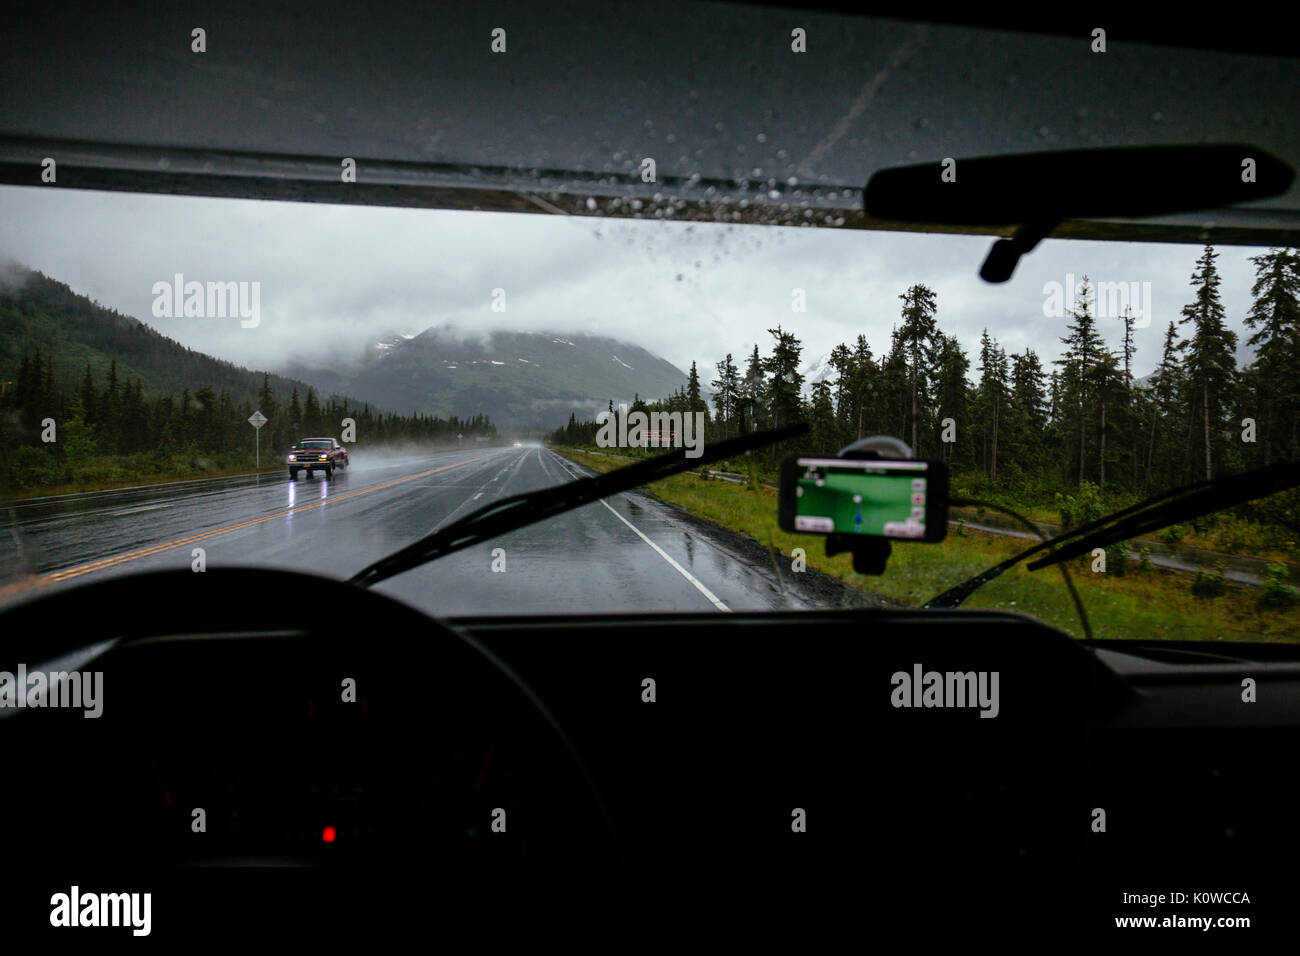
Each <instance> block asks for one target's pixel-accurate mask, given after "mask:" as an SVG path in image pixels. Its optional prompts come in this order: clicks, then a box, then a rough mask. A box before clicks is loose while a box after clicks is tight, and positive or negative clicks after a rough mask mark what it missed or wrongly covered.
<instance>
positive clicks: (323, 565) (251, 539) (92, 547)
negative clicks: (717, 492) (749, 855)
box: [0, 445, 821, 616]
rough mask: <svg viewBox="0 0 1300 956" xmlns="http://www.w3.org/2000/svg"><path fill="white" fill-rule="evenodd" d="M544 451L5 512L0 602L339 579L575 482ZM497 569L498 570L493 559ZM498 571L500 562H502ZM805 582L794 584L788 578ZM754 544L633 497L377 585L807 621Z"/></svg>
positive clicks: (0, 509) (798, 596) (130, 493)
mask: <svg viewBox="0 0 1300 956" xmlns="http://www.w3.org/2000/svg"><path fill="white" fill-rule="evenodd" d="M585 473H586V472H583V471H582V470H581V469H579V468H578V466H576V465H574V464H573V463H572V462H569V461H567V460H566V459H564V458H561V457H560V456H559V455H557V454H555V453H554V452H552V451H550V450H549V449H546V448H543V447H540V446H536V445H531V446H525V447H523V448H479V449H473V450H469V449H466V450H463V451H455V452H443V453H439V454H434V455H428V456H423V457H408V458H401V459H398V458H385V459H382V460H378V459H374V458H372V459H370V460H367V456H366V454H365V452H364V451H358V452H357V453H356V454H355V455H354V456H353V464H352V467H351V468H349V469H348V470H346V471H343V472H339V473H337V474H336V475H335V477H334V478H333V479H332V480H327V479H325V478H324V477H314V478H312V479H306V478H302V477H300V478H299V479H298V480H297V481H296V482H290V481H289V480H288V477H287V475H286V476H285V477H281V478H277V477H275V476H269V475H262V476H260V477H255V476H245V477H239V478H229V479H205V480H201V481H196V482H185V483H176V484H169V485H155V486H152V487H145V488H136V489H126V490H119V491H104V492H90V493H87V494H81V495H69V496H62V497H59V498H46V499H39V500H33V501H21V502H12V503H9V504H6V505H0V518H2V519H3V520H4V522H5V525H6V528H5V529H4V533H3V534H2V535H0V582H6V583H7V585H8V586H7V587H6V588H5V590H4V593H3V597H2V599H0V600H2V601H3V603H9V602H10V601H13V600H15V599H21V598H22V597H23V596H24V595H26V594H30V593H33V589H34V588H36V587H39V588H40V589H41V591H42V592H44V591H46V590H47V589H49V588H60V589H62V588H69V587H72V586H74V585H76V584H79V583H81V582H84V581H90V580H98V579H101V578H103V577H105V576H108V575H114V574H123V573H128V572H137V571H146V570H153V569H164V568H168V569H171V568H188V567H190V565H191V562H192V561H193V558H192V556H191V552H192V551H193V549H194V548H203V549H204V551H205V552H206V560H207V565H208V567H209V568H212V567H220V566H223V565H227V566H228V565H254V566H272V567H277V568H284V569H298V570H303V571H310V572H315V573H319V574H323V575H327V576H329V577H335V578H339V579H344V578H347V577H349V576H351V575H352V574H355V573H356V572H357V571H359V570H361V568H363V567H365V566H366V565H368V564H370V563H371V562H373V561H375V560H377V559H379V558H381V557H384V556H385V555H387V554H389V553H391V552H393V551H395V550H397V549H398V548H401V547H403V546H405V545H407V544H410V543H411V542H413V541H415V540H417V539H418V538H419V537H421V536H422V535H425V534H428V533H429V532H431V531H433V530H435V529H436V528H438V527H440V526H442V525H444V524H446V523H448V522H450V521H452V520H455V519H457V518H460V517H463V516H464V515H466V514H469V513H470V512H471V511H473V510H475V509H476V508H479V507H481V506H483V505H485V504H488V503H489V502H491V501H493V500H494V499H497V498H501V497H506V496H509V495H514V494H518V493H520V492H523V491H529V490H531V489H534V488H540V487H545V486H550V485H556V484H560V483H563V482H565V481H568V480H570V479H572V478H573V477H577V476H579V475H581V474H585ZM497 548H501V549H504V552H505V553H504V563H505V571H504V572H494V571H493V570H492V565H493V562H494V556H493V551H494V549H497ZM499 563H500V562H499V560H498V565H499ZM797 577H798V578H803V577H804V576H803V575H799V576H797ZM800 583H801V582H798V581H792V580H791V576H789V575H788V574H786V575H782V577H781V578H780V579H779V578H778V575H777V572H776V570H775V569H774V568H773V566H772V562H771V559H770V557H768V556H767V555H766V552H764V551H762V550H761V549H756V548H755V547H754V545H753V543H752V542H749V541H748V539H741V538H740V537H739V536H737V535H734V534H732V533H730V532H727V531H723V530H721V529H716V528H714V527H712V526H707V525H704V524H703V523H701V522H698V521H694V520H692V519H690V518H688V517H685V516H683V515H682V514H680V513H679V512H678V511H677V510H676V509H673V508H671V507H669V506H667V505H664V504H662V503H661V502H658V501H656V500H654V499H652V498H651V497H649V496H648V495H645V494H642V493H640V492H631V493H626V494H620V495H616V496H614V497H612V498H607V499H605V500H604V501H603V502H601V501H598V502H595V503H592V504H589V505H585V506H583V507H581V508H579V509H576V510H574V511H571V512H567V513H565V514H562V515H557V516H555V517H553V518H549V519H547V520H545V521H543V522H539V523H537V524H534V525H531V526H529V527H527V528H523V529H520V530H518V531H514V532H511V533H509V534H506V535H503V536H501V537H500V538H497V539H495V540H492V541H488V542H484V543H482V544H480V545H477V546H475V547H472V548H467V549H465V550H463V551H459V552H457V553H455V554H451V555H448V556H446V557H444V558H441V559H440V560H438V561H435V562H432V563H430V564H426V565H424V566H423V567H420V568H416V569H413V570H410V571H407V572H405V573H404V574H401V575H398V576H397V577H395V578H390V579H389V580H387V581H384V582H381V583H380V584H378V585H376V586H375V587H376V590H379V591H382V592H384V593H387V594H390V595H393V596H395V597H398V598H400V599H401V600H403V601H406V602H407V603H410V604H413V605H415V606H416V607H418V608H420V609H421V610H423V611H425V612H426V613H429V614H433V615H439V616H442V615H477V614H513V613H524V614H532V613H565V612H587V611H599V612H608V611H639V610H653V611H673V610H681V611H700V610H704V611H707V610H710V609H713V610H717V611H719V612H721V611H725V610H752V609H771V608H805V607H809V606H814V605H815V604H819V603H821V602H820V601H818V600H817V599H816V596H809V595H807V594H802V593H800V589H799V587H798V585H799V584H800Z"/></svg>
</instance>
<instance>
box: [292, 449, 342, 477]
mask: <svg viewBox="0 0 1300 956" xmlns="http://www.w3.org/2000/svg"><path fill="white" fill-rule="evenodd" d="M287 461H288V465H289V480H290V481H295V480H297V478H298V472H300V471H305V472H307V477H308V478H310V477H311V473H312V472H313V471H323V472H325V477H326V478H333V477H334V470H335V469H336V468H347V466H348V451H347V449H346V448H344V447H343V446H342V445H340V444H339V443H338V442H337V441H335V440H334V439H333V438H304V439H303V440H302V441H300V442H298V444H296V445H294V446H293V447H292V448H290V449H289V457H288V459H287Z"/></svg>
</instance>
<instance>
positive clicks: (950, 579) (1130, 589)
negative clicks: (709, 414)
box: [554, 447, 1300, 642]
mask: <svg viewBox="0 0 1300 956" xmlns="http://www.w3.org/2000/svg"><path fill="white" fill-rule="evenodd" d="M554 450H555V451H557V452H559V453H560V454H563V455H565V456H566V457H568V458H570V459H572V460H573V461H575V462H577V463H578V464H581V465H585V466H586V467H588V468H591V469H592V470H593V471H598V472H604V471H609V470H611V469H613V468H617V467H619V466H620V465H622V464H624V462H623V461H621V460H619V459H617V458H611V457H608V456H596V455H591V454H587V453H585V452H583V451H580V450H577V449H570V448H558V447H557V448H554ZM648 489H649V490H650V491H651V492H652V493H653V494H654V495H655V496H656V497H658V498H660V499H661V500H663V501H666V502H668V503H670V504H674V505H678V506H680V507H682V508H684V509H685V510H686V511H688V512H690V513H691V514H693V515H695V516H697V517H700V518H704V519H706V520H708V521H712V522H715V523H716V524H719V525H722V526H723V527H725V528H730V529H731V530H733V531H738V532H741V533H742V534H747V535H749V536H750V537H751V538H754V539H755V540H757V541H759V542H760V543H762V544H765V545H766V544H768V543H769V542H770V543H771V544H772V545H773V546H774V547H776V548H777V549H779V550H780V552H781V553H782V554H783V555H785V556H786V561H787V567H788V562H789V558H790V556H791V554H792V552H793V550H794V549H795V548H803V549H804V551H805V553H806V555H807V562H808V566H809V567H811V568H816V569H818V570H820V571H823V572H825V573H826V574H829V575H831V576H832V577H835V578H838V579H840V580H842V581H845V582H846V583H848V584H850V585H852V586H853V587H856V588H859V589H861V590H863V591H867V592H870V593H872V594H876V595H881V596H883V597H886V598H889V599H891V600H894V601H898V602H901V603H905V604H910V605H917V604H922V603H924V602H925V601H927V600H929V599H930V598H932V597H934V596H935V595H937V594H939V593H941V592H942V591H944V590H946V589H948V588H949V587H952V586H953V585H955V584H957V583H959V582H961V581H963V580H965V579H966V578H969V577H972V576H974V575H975V574H977V573H979V572H980V571H983V570H984V569H985V568H987V567H989V566H991V565H993V564H996V563H997V562H999V561H1001V560H1003V559H1004V558H1007V557H1010V556H1011V555H1012V554H1015V553H1016V552H1018V551H1020V550H1023V549H1024V548H1025V547H1026V544H1027V542H1025V541H1024V540H1023V539H1013V538H1008V537H1005V536H1001V535H989V534H983V533H980V532H974V531H970V532H967V534H966V535H964V536H962V535H958V534H957V533H955V531H950V532H949V535H948V537H947V539H945V540H944V541H943V542H941V543H938V544H918V543H912V542H895V543H894V547H893V555H892V557H891V558H890V561H889V566H888V568H887V569H886V571H885V573H884V574H883V575H881V576H879V577H867V576H864V575H860V574H856V573H855V572H854V571H853V566H852V558H851V557H850V556H849V555H847V554H842V555H837V556H836V557H834V558H827V557H826V555H825V551H824V549H823V546H822V541H821V539H820V538H819V537H818V536H816V535H802V534H793V533H791V532H787V531H782V530H781V529H780V528H778V527H777V523H776V506H777V493H776V491H774V490H773V489H770V488H759V489H757V490H753V489H749V488H746V487H745V486H744V485H740V484H733V483H730V482H723V481H717V480H711V481H710V480H704V479H701V478H698V477H696V476H694V475H674V476H673V477H671V478H665V479H664V480H662V481H658V482H655V483H653V484H651V485H650V486H648ZM1135 567H1136V562H1134V561H1131V562H1130V563H1129V568H1130V570H1129V572H1128V574H1126V575H1123V576H1120V575H1116V574H1097V573H1093V572H1092V570H1091V561H1090V560H1087V561H1084V560H1078V561H1073V562H1070V571H1071V574H1072V575H1073V578H1074V582H1075V585H1076V587H1077V588H1078V590H1079V595H1080V598H1081V599H1082V601H1083V606H1084V609H1085V611H1086V612H1087V614H1088V619H1089V621H1090V623H1091V625H1092V632H1093V636H1094V637H1096V638H1142V639H1155V640H1192V641H1286V642H1300V607H1291V608H1286V609H1278V610H1261V609H1260V608H1259V606H1258V604H1257V596H1258V591H1256V590H1255V589H1242V588H1234V587H1231V586H1230V587H1229V588H1228V590H1227V592H1226V593H1225V594H1224V595H1222V596H1221V597H1218V598H1215V599H1213V600H1207V599H1204V598H1197V597H1194V596H1193V595H1192V593H1191V581H1192V579H1191V577H1189V576H1187V575H1182V574H1177V573H1174V572H1169V571H1163V570H1159V569H1152V570H1149V571H1138V570H1135ZM962 606H963V607H976V608H995V609H1000V610H1011V611H1018V612H1021V613H1024V614H1029V615H1032V616H1034V617H1037V618H1039V619H1041V620H1043V621H1046V622H1048V623H1050V624H1052V625H1053V626H1055V627H1058V628H1060V629H1061V630H1063V631H1065V632H1067V633H1070V634H1074V635H1075V636H1078V637H1082V636H1083V633H1082V626H1081V624H1080V622H1079V618H1078V614H1077V612H1076V611H1075V609H1074V604H1073V602H1072V601H1071V599H1070V595H1069V592H1068V591H1067V590H1066V588H1065V585H1064V583H1063V582H1062V580H1061V574H1060V572H1059V571H1058V570H1056V569H1044V570H1042V571H1035V572H1030V571H1026V570H1025V567H1024V565H1023V564H1021V565H1018V566H1016V567H1015V568H1013V569H1011V570H1010V571H1008V572H1006V573H1005V574H1003V575H1002V577H1000V578H998V579H996V580H995V581H992V582H990V583H989V584H986V585H985V586H984V587H983V588H981V589H980V590H979V591H976V592H975V594H974V595H972V596H971V597H970V598H968V599H967V600H966V602H965V603H964V604H963V605H962Z"/></svg>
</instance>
